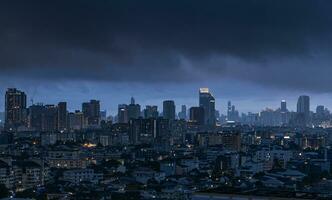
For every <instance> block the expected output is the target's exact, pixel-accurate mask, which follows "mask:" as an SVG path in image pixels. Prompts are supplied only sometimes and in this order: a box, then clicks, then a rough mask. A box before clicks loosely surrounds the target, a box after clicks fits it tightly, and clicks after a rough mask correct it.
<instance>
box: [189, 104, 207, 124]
mask: <svg viewBox="0 0 332 200" xmlns="http://www.w3.org/2000/svg"><path fill="white" fill-rule="evenodd" d="M189 112H190V117H189V120H190V122H194V123H196V124H197V125H204V122H205V120H204V108H203V107H191V108H190V110H189Z"/></svg>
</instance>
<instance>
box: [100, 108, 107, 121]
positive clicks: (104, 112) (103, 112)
mask: <svg viewBox="0 0 332 200" xmlns="http://www.w3.org/2000/svg"><path fill="white" fill-rule="evenodd" d="M100 120H102V121H106V120H107V111H106V110H102V111H100Z"/></svg>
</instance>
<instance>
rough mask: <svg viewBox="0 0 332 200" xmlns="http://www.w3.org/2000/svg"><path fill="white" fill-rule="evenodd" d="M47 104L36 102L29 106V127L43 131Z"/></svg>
mask: <svg viewBox="0 0 332 200" xmlns="http://www.w3.org/2000/svg"><path fill="white" fill-rule="evenodd" d="M44 113H45V106H44V105H43V104H34V105H31V106H30V107H29V116H28V127H29V128H31V129H34V130H36V131H42V126H43V116H44Z"/></svg>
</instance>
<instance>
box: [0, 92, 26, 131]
mask: <svg viewBox="0 0 332 200" xmlns="http://www.w3.org/2000/svg"><path fill="white" fill-rule="evenodd" d="M26 99H27V97H26V95H25V93H24V92H22V91H20V90H17V89H16V88H9V89H8V90H7V91H6V96H5V127H6V128H7V129H10V128H14V127H17V126H20V125H24V124H25V123H26V117H27V110H26V106H27V102H26V101H27V100H26Z"/></svg>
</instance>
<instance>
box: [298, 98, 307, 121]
mask: <svg viewBox="0 0 332 200" xmlns="http://www.w3.org/2000/svg"><path fill="white" fill-rule="evenodd" d="M297 115H298V119H302V120H301V121H303V125H308V122H309V118H310V97H309V96H306V95H302V96H300V97H299V99H298V101H297Z"/></svg>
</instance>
